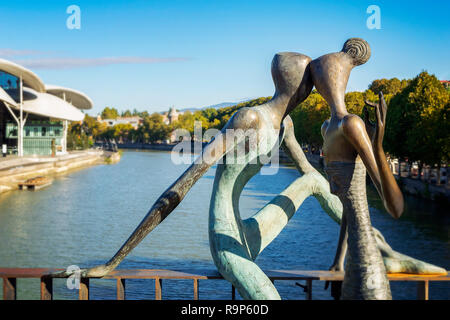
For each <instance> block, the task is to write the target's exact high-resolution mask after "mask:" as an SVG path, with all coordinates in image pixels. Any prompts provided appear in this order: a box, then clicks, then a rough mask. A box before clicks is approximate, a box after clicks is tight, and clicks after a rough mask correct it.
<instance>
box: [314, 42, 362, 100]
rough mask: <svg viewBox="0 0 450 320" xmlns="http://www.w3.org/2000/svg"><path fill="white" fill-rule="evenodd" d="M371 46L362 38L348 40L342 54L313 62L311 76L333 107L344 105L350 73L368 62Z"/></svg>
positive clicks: (328, 55)
mask: <svg viewBox="0 0 450 320" xmlns="http://www.w3.org/2000/svg"><path fill="white" fill-rule="evenodd" d="M369 58H370V46H369V44H368V43H367V41H365V40H363V39H361V38H351V39H348V40H347V41H346V42H345V43H344V46H343V48H342V50H341V51H340V52H335V53H329V54H326V55H323V56H321V57H319V58H317V59H314V60H313V61H311V64H310V65H311V75H312V79H313V82H314V86H315V87H316V89H317V91H319V93H320V94H321V95H322V96H323V97H324V98H325V100H327V102H328V103H329V104H330V106H331V107H333V106H335V105H337V104H343V103H344V95H345V89H346V87H347V82H348V78H349V77H350V71H351V70H352V69H353V68H354V67H356V66H359V65H362V64H364V63H366V62H367V60H369Z"/></svg>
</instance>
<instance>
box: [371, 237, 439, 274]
mask: <svg viewBox="0 0 450 320" xmlns="http://www.w3.org/2000/svg"><path fill="white" fill-rule="evenodd" d="M373 231H374V233H375V238H376V241H377V245H378V249H380V252H381V255H382V256H383V261H384V265H385V267H386V272H387V273H410V274H424V275H425V274H430V275H446V274H447V270H445V269H444V268H441V267H438V266H435V265H433V264H431V263H427V262H424V261H421V260H418V259H414V258H412V257H409V256H407V255H405V254H402V253H399V252H397V251H395V250H393V249H392V248H391V246H390V245H389V244H388V243H387V242H386V240H385V239H384V237H383V235H382V234H381V232H380V231H378V230H377V229H375V228H373Z"/></svg>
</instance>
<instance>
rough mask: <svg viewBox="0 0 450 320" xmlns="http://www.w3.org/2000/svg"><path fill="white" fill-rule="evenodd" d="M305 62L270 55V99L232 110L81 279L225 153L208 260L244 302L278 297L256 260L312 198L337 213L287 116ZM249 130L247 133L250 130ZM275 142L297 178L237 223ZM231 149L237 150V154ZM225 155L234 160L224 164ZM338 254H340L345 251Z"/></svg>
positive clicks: (97, 271)
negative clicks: (244, 197)
mask: <svg viewBox="0 0 450 320" xmlns="http://www.w3.org/2000/svg"><path fill="white" fill-rule="evenodd" d="M310 62H311V59H310V58H309V57H308V56H305V55H303V54H299V53H293V52H284V53H279V54H276V55H275V57H274V59H273V61H272V77H273V80H274V83H275V88H276V91H275V94H274V96H273V98H272V99H271V100H270V101H269V102H267V103H265V104H263V105H259V106H256V107H253V108H243V109H240V110H239V111H237V112H236V113H235V114H234V115H233V117H232V118H231V119H230V120H229V121H228V123H227V124H226V125H225V127H224V128H223V129H222V131H221V132H220V133H219V134H218V135H216V136H215V138H214V139H213V140H212V141H211V142H210V143H209V144H208V145H207V146H206V147H205V148H204V150H203V153H202V155H200V156H199V157H198V158H197V159H196V160H195V161H194V163H193V164H192V165H191V166H190V167H189V168H188V169H187V170H186V171H185V172H184V173H183V174H182V175H181V176H180V177H179V178H178V179H177V180H176V181H175V182H174V183H173V184H172V185H171V186H170V187H169V188H168V189H167V190H166V191H165V192H164V193H163V194H162V195H161V196H160V198H159V199H158V200H157V201H156V203H155V204H154V205H153V207H152V208H151V209H150V211H149V212H148V214H147V215H146V216H145V217H144V219H143V220H142V222H141V223H140V224H139V226H138V227H137V228H136V230H135V231H134V232H133V233H132V234H131V236H130V237H129V238H128V240H127V241H126V242H125V243H124V244H123V245H122V247H121V248H120V249H119V251H117V253H116V254H115V255H114V256H113V257H112V258H111V259H110V260H109V261H108V262H107V263H106V264H104V265H101V266H97V267H94V268H91V269H87V270H83V271H82V276H83V277H102V276H104V275H106V274H107V273H109V272H110V271H112V270H113V269H114V268H116V267H117V265H118V264H119V263H120V262H121V261H122V260H123V259H124V258H125V256H126V255H127V254H128V253H129V252H130V251H131V250H132V249H133V248H134V247H136V246H137V245H138V243H139V242H140V241H141V240H142V239H143V238H144V237H145V236H146V235H147V234H148V233H149V232H151V231H152V230H153V229H154V228H155V227H156V226H157V225H158V224H159V223H161V222H162V221H163V220H164V219H165V218H166V217H167V216H168V215H169V214H170V213H171V212H172V211H173V210H174V209H175V207H176V206H177V205H178V204H179V203H180V202H181V201H182V200H183V198H184V196H185V195H186V193H187V192H188V191H189V190H190V189H191V187H192V186H193V185H194V183H195V182H196V181H197V180H198V179H199V178H200V177H201V176H202V175H203V174H204V173H205V172H206V171H207V170H208V169H209V168H210V167H211V166H212V165H213V164H214V163H216V162H217V161H218V160H219V159H222V158H223V160H224V161H223V163H221V164H219V165H218V166H217V170H216V176H215V180H214V189H213V194H212V198H211V203H210V212H209V241H210V248H211V254H212V257H213V260H214V263H215V264H216V266H217V268H218V270H219V272H220V273H221V274H222V275H223V277H224V278H225V279H227V280H228V281H230V282H231V283H232V284H233V285H234V286H235V287H236V288H237V290H238V291H239V293H240V295H241V296H242V297H243V298H244V299H280V296H279V294H278V292H277V290H276V288H275V287H274V286H273V284H272V282H271V281H270V280H269V278H268V277H267V276H266V275H265V274H264V273H263V271H262V270H261V269H260V268H259V267H258V266H257V265H256V264H255V263H254V259H255V258H256V257H257V256H258V254H259V253H260V252H261V251H262V250H263V249H264V248H265V247H266V246H267V245H268V244H269V243H270V242H271V241H272V240H273V239H274V238H275V237H276V236H277V235H278V234H279V232H280V231H281V230H282V229H283V227H284V226H285V225H286V224H287V222H288V221H289V219H290V218H291V217H292V216H293V215H294V213H295V212H296V211H297V209H298V208H299V207H300V205H301V204H302V202H303V201H304V199H306V198H307V197H308V196H310V195H314V196H315V197H316V198H317V199H318V200H319V202H320V204H321V206H322V208H323V209H324V211H325V212H326V213H327V214H328V215H329V216H330V217H331V218H333V220H335V221H336V222H337V223H340V221H341V216H342V204H341V202H340V200H339V198H338V197H337V196H335V195H333V194H332V193H331V192H330V188H329V184H328V182H327V181H326V179H325V178H324V177H323V176H322V175H321V174H320V173H319V172H318V171H316V170H315V169H314V168H313V167H312V166H311V165H310V164H309V163H308V161H307V160H306V157H305V156H304V154H303V151H302V149H301V147H300V146H299V144H298V143H297V141H296V139H295V136H294V130H293V125H292V120H291V119H290V117H289V116H288V114H289V112H290V111H292V110H293V108H295V107H296V106H297V105H298V104H299V103H301V102H302V101H303V100H304V99H306V98H307V97H308V95H309V93H310V92H311V90H312V87H313V78H312V77H311V72H310V66H309V64H310ZM228 130H234V132H235V134H234V135H233V136H232V138H231V139H230V138H229V137H228V136H227V132H228ZM248 132H252V134H250V135H248V134H247V133H248ZM281 145H282V146H283V148H284V149H285V151H286V152H287V153H288V154H289V155H290V157H291V158H292V160H293V162H294V163H295V165H296V166H297V168H298V169H299V171H300V172H301V173H302V174H303V175H302V176H301V177H300V178H298V179H297V180H295V181H294V182H293V183H292V184H291V185H290V186H288V187H287V188H286V189H285V190H284V191H283V192H282V193H281V194H280V195H278V196H276V197H275V198H274V199H273V200H272V201H271V202H270V203H268V204H267V205H266V206H265V207H264V208H262V209H261V210H260V211H259V212H258V213H256V214H255V215H254V216H252V217H251V218H249V219H246V220H242V219H241V217H240V213H239V197H240V194H241V191H242V189H243V188H244V186H245V184H246V183H247V182H248V181H249V180H250V178H251V177H252V176H254V175H255V174H256V173H257V172H259V170H260V169H261V167H262V161H260V160H261V158H264V157H270V156H271V155H272V152H273V150H277V149H278V148H279V147H280V146H281ZM235 151H238V153H239V151H243V152H241V153H240V155H238V156H235ZM231 158H232V159H233V160H232V161H229V159H231ZM274 179H275V177H274ZM375 232H376V234H377V235H378V236H377V237H376V241H377V244H378V248H379V250H383V256H384V257H386V258H389V259H391V260H392V261H396V262H398V264H397V265H402V263H401V261H403V260H404V259H407V258H408V259H411V258H409V257H405V256H402V255H400V254H397V253H396V252H395V251H393V250H392V249H391V248H390V247H389V245H388V244H387V243H386V242H385V241H384V239H383V238H382V236H381V235H380V233H379V232H377V231H375ZM340 252H343V255H345V250H340ZM338 256H339V258H338V259H337V263H335V265H337V266H340V265H341V264H343V259H342V258H341V256H342V254H339V255H338ZM341 260H342V261H341ZM415 261H416V260H414V262H412V263H410V264H409V267H410V269H414V268H415V267H416V265H417V263H415ZM418 263H422V262H418ZM424 265H425V264H424ZM427 266H428V265H427ZM441 270H442V269H441ZM67 275H68V274H67V273H62V274H59V276H67Z"/></svg>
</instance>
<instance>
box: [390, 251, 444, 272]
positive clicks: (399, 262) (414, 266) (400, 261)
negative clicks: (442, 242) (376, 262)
mask: <svg viewBox="0 0 450 320" xmlns="http://www.w3.org/2000/svg"><path fill="white" fill-rule="evenodd" d="M396 255H397V257H383V261H384V265H385V267H386V272H387V273H409V274H423V275H427V274H428V275H446V274H447V270H445V269H444V268H441V267H438V266H435V265H433V264H430V263H427V262H423V261H420V260H417V259H414V258H411V257H408V256H406V255H402V254H400V253H397V254H396Z"/></svg>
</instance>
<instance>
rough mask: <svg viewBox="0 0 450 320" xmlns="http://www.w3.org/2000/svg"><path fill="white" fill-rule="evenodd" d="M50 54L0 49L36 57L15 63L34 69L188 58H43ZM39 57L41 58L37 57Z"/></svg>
mask: <svg viewBox="0 0 450 320" xmlns="http://www.w3.org/2000/svg"><path fill="white" fill-rule="evenodd" d="M45 55H48V52H47V53H45V52H41V51H37V50H16V49H10V48H0V57H7V58H12V57H18V56H30V57H31V56H35V57H31V58H27V59H23V58H22V59H14V62H16V63H18V64H20V65H22V66H24V67H27V68H32V69H73V68H86V67H96V66H106V65H113V64H150V63H168V62H178V61H187V60H189V59H188V58H177V57H172V58H154V57H98V58H70V57H42V56H45ZM36 56H39V57H36Z"/></svg>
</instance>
